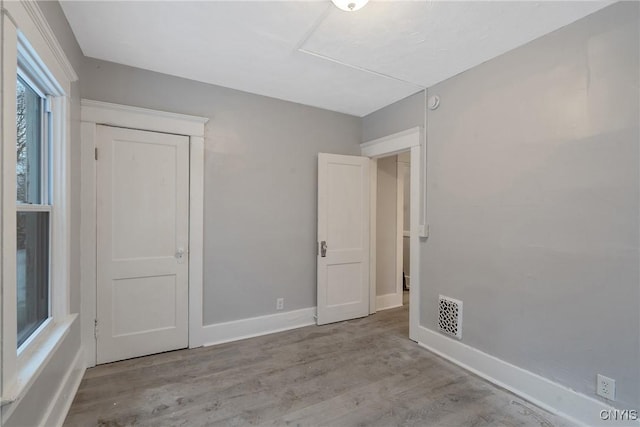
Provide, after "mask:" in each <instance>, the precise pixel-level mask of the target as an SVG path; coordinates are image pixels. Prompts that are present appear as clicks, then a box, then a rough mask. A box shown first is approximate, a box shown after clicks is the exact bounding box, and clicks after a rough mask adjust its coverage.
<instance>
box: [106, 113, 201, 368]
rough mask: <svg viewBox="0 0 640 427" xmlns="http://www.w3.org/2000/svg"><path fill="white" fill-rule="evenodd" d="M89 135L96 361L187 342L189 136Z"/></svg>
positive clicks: (133, 132) (110, 130)
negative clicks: (92, 140) (93, 178)
mask: <svg viewBox="0 0 640 427" xmlns="http://www.w3.org/2000/svg"><path fill="white" fill-rule="evenodd" d="M96 140H97V148H98V161H97V228H98V230H97V246H98V247H97V276H98V277H97V334H96V336H97V363H107V362H112V361H115V360H122V359H128V358H131V357H137V356H143V355H147V354H152V353H158V352H162V351H167V350H175V349H178V348H184V347H187V345H188V341H189V335H188V333H189V331H188V291H189V289H188V265H189V264H188V244H189V240H188V231H189V138H188V137H186V136H178V135H168V134H162V133H157V132H145V131H140V130H132V129H122V128H115V127H109V126H97V138H96Z"/></svg>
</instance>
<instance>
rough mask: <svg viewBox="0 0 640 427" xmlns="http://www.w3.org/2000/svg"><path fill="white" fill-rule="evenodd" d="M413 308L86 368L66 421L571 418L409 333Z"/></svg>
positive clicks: (492, 421) (390, 422)
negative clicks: (511, 390)
mask: <svg viewBox="0 0 640 427" xmlns="http://www.w3.org/2000/svg"><path fill="white" fill-rule="evenodd" d="M408 333H409V332H408V309H407V306H405V307H403V308H398V309H393V310H386V311H383V312H380V313H377V314H375V315H373V316H369V317H367V318H364V319H358V320H352V321H348V322H342V323H337V324H332V325H327V326H321V327H318V326H309V327H306V328H301V329H297V330H293V331H289V332H282V333H278V334H273V335H269V336H263V337H258V338H252V339H248V340H244V341H239V342H234V343H229V344H222V345H217V346H213V347H206V348H199V349H194V350H180V351H174V352H169V353H163V354H158V355H154V356H148V357H142V358H138V359H132V360H126V361H122V362H116V363H111V364H107V365H102V366H98V367H96V368H92V369H89V370H87V373H86V374H85V377H84V379H83V380H82V383H81V385H80V389H79V391H78V394H77V395H76V397H75V400H74V402H73V404H72V406H71V410H70V412H69V415H68V416H67V419H66V422H65V426H83V427H84V426H112V427H113V426H133V425H136V426H138V425H139V426H209V425H219V426H245V425H263V426H283V425H291V426H320V425H325V426H369V425H371V426H538V427H540V426H543V427H551V426H568V425H570V424H569V423H568V422H566V421H563V420H561V419H559V418H557V417H555V416H553V415H551V414H549V413H547V412H545V411H544V410H542V409H540V408H537V407H535V406H534V405H532V404H530V403H528V402H525V401H523V400H522V399H519V398H517V397H516V396H514V395H512V394H510V393H509V392H507V391H505V390H502V389H499V388H497V387H495V386H493V385H491V384H490V383H488V382H486V381H484V380H482V379H481V378H478V377H476V376H474V375H473V374H470V373H469V372H467V371H465V370H463V369H461V368H459V367H457V366H455V365H453V364H451V363H449V362H447V361H445V360H443V359H441V358H439V357H437V356H435V355H433V354H432V353H430V352H428V351H427V350H425V349H423V348H421V347H419V346H418V345H417V344H415V343H414V342H412V341H410V340H409V339H408Z"/></svg>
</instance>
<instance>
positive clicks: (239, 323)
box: [200, 307, 316, 346]
mask: <svg viewBox="0 0 640 427" xmlns="http://www.w3.org/2000/svg"><path fill="white" fill-rule="evenodd" d="M315 315H316V308H315V307H309V308H303V309H301V310H294V311H286V312H284V313H277V314H269V315H267V316H259V317H252V318H249V319H241V320H233V321H231V322H224V323H216V324H213V325H206V326H203V327H202V329H201V331H200V341H201V342H202V343H203V345H204V346H208V345H214V344H222V343H225V342H230V341H237V340H242V339H245V338H252V337H257V336H260V335H267V334H272V333H274V332H281V331H288V330H289V329H296V328H301V327H303V326H309V325H315V324H316V320H315Z"/></svg>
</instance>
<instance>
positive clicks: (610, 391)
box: [596, 374, 616, 400]
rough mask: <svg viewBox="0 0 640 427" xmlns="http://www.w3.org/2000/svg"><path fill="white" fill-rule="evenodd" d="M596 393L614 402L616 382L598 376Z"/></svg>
mask: <svg viewBox="0 0 640 427" xmlns="http://www.w3.org/2000/svg"><path fill="white" fill-rule="evenodd" d="M596 393H597V394H598V396H602V397H604V398H605V399H609V400H616V380H614V379H612V378H609V377H605V376H604V375H600V374H598V375H597V384H596Z"/></svg>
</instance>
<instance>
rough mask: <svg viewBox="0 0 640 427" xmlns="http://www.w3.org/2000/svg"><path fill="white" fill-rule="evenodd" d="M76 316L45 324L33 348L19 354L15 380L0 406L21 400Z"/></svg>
mask: <svg viewBox="0 0 640 427" xmlns="http://www.w3.org/2000/svg"><path fill="white" fill-rule="evenodd" d="M76 317H78V315H77V314H70V315H68V316H65V317H64V318H62V319H61V320H58V321H55V320H54V321H53V322H52V323H51V324H49V325H47V326H48V327H47V328H46V330H43V331H42V333H41V334H40V336H38V337H37V340H35V341H34V342H33V343H31V345H32V347H33V348H29V349H28V351H25V352H24V353H23V354H21V355H20V357H19V361H18V373H17V375H16V381H15V383H14V384H13V385H11V386H10V387H9V389H8V390H7V392H6V393H5V394H3V396H2V398H1V399H0V406H1V407H4V406H6V405H11V406H14V405H13V404H15V403H18V402H19V401H20V400H22V398H23V397H24V396H25V394H26V393H27V391H28V390H29V388H31V386H32V385H33V383H34V382H35V380H36V379H37V378H38V376H39V375H40V373H41V372H42V370H43V369H44V368H45V366H46V365H47V363H48V362H49V360H50V359H51V357H53V355H54V354H55V352H56V350H57V349H58V347H59V346H60V344H61V343H62V341H63V340H64V338H65V337H66V336H67V334H68V333H69V330H70V329H71V325H72V324H73V322H74V321H75V319H76Z"/></svg>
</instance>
